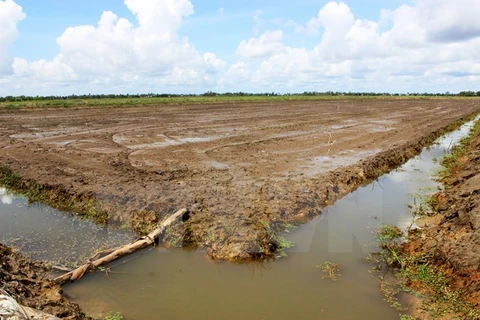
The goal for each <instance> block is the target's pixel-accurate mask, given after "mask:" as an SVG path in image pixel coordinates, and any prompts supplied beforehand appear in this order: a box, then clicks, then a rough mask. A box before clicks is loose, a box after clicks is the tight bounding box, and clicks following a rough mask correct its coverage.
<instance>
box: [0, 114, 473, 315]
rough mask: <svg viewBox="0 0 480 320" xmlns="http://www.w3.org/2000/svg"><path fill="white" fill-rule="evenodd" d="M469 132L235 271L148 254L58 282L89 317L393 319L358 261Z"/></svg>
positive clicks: (189, 257) (166, 253) (160, 252)
mask: <svg viewBox="0 0 480 320" xmlns="http://www.w3.org/2000/svg"><path fill="white" fill-rule="evenodd" d="M470 125H471V123H470ZM468 130H469V126H468V125H465V126H463V127H462V128H461V129H460V130H458V131H456V132H454V133H452V134H449V135H448V136H446V137H444V138H442V139H440V140H439V141H438V142H437V143H435V144H434V145H433V146H432V147H431V148H429V149H428V150H424V151H423V152H422V154H421V155H419V156H418V157H416V158H414V159H411V160H410V161H409V162H407V163H406V164H405V165H404V166H402V167H401V168H399V169H397V170H395V171H393V172H391V173H389V174H386V175H384V176H382V177H380V178H379V179H378V180H377V181H375V182H373V183H372V184H370V185H367V186H364V187H361V188H359V189H358V190H357V191H355V192H353V193H351V194H350V195H348V196H346V197H344V198H343V199H341V200H340V201H338V202H336V203H335V205H333V206H331V207H328V208H326V209H325V210H324V212H323V213H322V214H321V215H319V216H318V217H317V218H315V219H314V220H312V221H311V222H310V223H308V224H306V225H304V226H301V227H300V228H298V229H297V230H295V231H292V232H290V233H289V234H288V235H287V237H288V238H289V239H290V240H291V241H293V242H295V247H294V248H292V249H290V250H289V251H288V252H287V253H288V257H287V258H281V259H278V260H276V261H270V262H263V263H254V264H243V265H236V264H231V263H218V262H214V261H212V260H210V259H209V258H207V257H206V255H205V254H204V253H203V252H201V251H188V250H166V249H164V248H154V249H150V250H147V251H143V252H141V253H139V254H136V255H134V256H133V257H128V258H127V259H128V260H129V261H128V263H123V262H124V261H125V260H121V261H119V262H115V263H114V264H113V265H112V268H111V272H110V273H108V274H106V273H103V272H99V273H95V274H90V275H88V276H87V277H85V278H84V279H82V280H81V281H79V282H78V283H75V284H73V285H67V286H65V292H66V294H67V295H68V296H69V297H70V298H71V299H72V300H73V301H75V302H77V303H79V304H80V305H81V306H82V307H83V308H84V310H85V311H86V312H87V313H89V314H91V315H94V316H101V315H102V314H105V313H106V312H108V311H118V312H121V313H122V314H123V315H124V317H125V319H127V320H133V319H293V318H295V319H312V318H316V319H398V312H397V311H395V310H394V309H392V308H390V306H389V305H388V304H387V303H386V302H385V301H383V296H382V293H381V292H380V290H379V282H378V280H377V279H376V278H375V277H374V276H371V275H370V273H369V270H370V268H371V265H368V264H366V263H364V262H363V261H362V258H364V257H365V256H366V255H367V254H368V253H369V252H371V251H374V250H375V240H374V236H373V233H374V231H375V230H376V229H377V228H378V227H379V226H380V225H381V223H387V224H395V225H399V226H401V227H402V228H406V227H408V226H409V225H410V221H411V216H410V213H409V210H408V207H407V205H412V204H414V199H418V195H419V194H428V193H432V192H433V191H434V190H435V189H436V188H437V187H438V184H437V183H436V182H434V181H433V180H432V176H433V175H434V174H435V172H436V171H437V170H439V168H440V165H439V162H440V160H441V158H442V157H443V156H444V155H445V154H446V153H448V150H449V149H450V148H451V146H452V145H453V144H454V143H455V142H456V141H458V140H459V139H460V138H461V137H462V136H464V135H466V134H467V132H468ZM2 201H3V200H2ZM417 201H418V200H417ZM5 202H7V203H8V202H11V201H9V199H8V198H7V199H6V201H5ZM6 206H7V207H11V206H12V205H11V204H7V205H6ZM2 210H3V209H2ZM2 212H3V211H2ZM10 219H12V218H10ZM54 219H55V218H54ZM56 219H60V220H61V219H63V218H58V217H57V218H56ZM70 219H71V218H70V217H69V218H68V219H67V220H70ZM18 223H19V224H22V223H21V222H18ZM50 223H51V222H50ZM50 223H49V225H50ZM0 225H1V226H3V222H2V221H0ZM7 229H8V228H7ZM76 233H78V232H76ZM2 234H3V231H2ZM37 236H38V235H35V237H37ZM87 238H88V237H87ZM35 239H37V238H35ZM38 241H40V240H38ZM325 261H331V262H335V263H338V264H340V266H341V276H340V278H339V280H338V281H332V280H329V279H323V278H322V276H323V275H322V272H321V271H320V269H318V268H317V265H319V264H321V263H322V262H325Z"/></svg>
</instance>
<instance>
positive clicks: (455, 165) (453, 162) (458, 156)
mask: <svg viewBox="0 0 480 320" xmlns="http://www.w3.org/2000/svg"><path fill="white" fill-rule="evenodd" d="M478 135H480V121H477V122H476V123H475V125H474V126H473V127H472V129H471V131H470V134H469V135H468V136H467V137H465V138H463V139H462V140H460V143H459V144H458V145H456V146H454V147H453V148H452V150H451V153H450V154H449V155H447V156H445V157H444V158H443V160H442V165H443V167H444V168H443V169H442V170H441V171H440V173H439V176H440V178H441V179H448V178H450V177H452V176H454V175H455V174H456V173H458V171H459V169H460V167H461V165H462V163H463V159H464V157H465V155H466V153H467V151H468V146H469V145H470V144H471V143H472V141H473V139H474V137H475V136H478Z"/></svg>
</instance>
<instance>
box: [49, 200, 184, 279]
mask: <svg viewBox="0 0 480 320" xmlns="http://www.w3.org/2000/svg"><path fill="white" fill-rule="evenodd" d="M186 213H187V209H181V210H178V211H177V212H175V213H174V214H173V215H171V216H170V217H168V219H166V220H164V221H163V222H162V223H160V225H159V226H158V227H157V228H156V229H155V230H153V231H152V232H150V233H149V234H148V235H146V236H144V237H141V238H139V239H138V240H136V241H134V242H132V243H129V244H127V245H126V246H123V247H121V248H118V249H116V250H114V251H113V252H111V253H109V254H107V255H106V256H104V257H101V258H98V259H96V260H94V261H90V262H88V263H86V264H84V265H82V266H80V267H78V268H76V269H75V270H72V271H70V272H67V273H65V274H63V275H61V276H59V277H57V278H55V279H54V280H53V281H55V282H56V283H58V284H62V283H65V282H67V281H71V282H73V281H76V280H78V279H80V278H82V277H83V275H84V274H85V273H87V272H88V271H90V270H92V269H95V268H97V267H99V266H102V265H104V264H107V263H109V262H112V261H114V260H116V259H118V258H120V257H123V256H125V255H128V254H130V253H133V252H135V251H137V250H140V249H142V248H145V247H148V246H149V245H152V244H155V241H156V239H157V238H158V237H159V236H160V235H161V234H162V233H163V232H164V231H165V229H166V228H167V227H168V226H169V225H171V224H172V223H173V222H175V221H177V220H178V219H179V218H181V217H183V216H184V215H185V214H186Z"/></svg>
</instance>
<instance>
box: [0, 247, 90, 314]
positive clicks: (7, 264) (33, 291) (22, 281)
mask: <svg viewBox="0 0 480 320" xmlns="http://www.w3.org/2000/svg"><path fill="white" fill-rule="evenodd" d="M48 271H49V270H48V268H46V267H45V266H44V265H42V264H40V263H35V262H31V261H29V260H28V259H26V258H25V257H23V256H22V255H21V254H19V253H17V252H15V251H13V250H12V249H10V248H8V247H6V246H4V245H2V244H0V288H1V289H3V290H5V291H6V292H7V293H8V294H9V295H10V296H12V297H13V298H14V299H15V300H17V301H18V303H20V304H22V305H24V306H27V307H30V308H34V309H38V310H41V311H43V312H45V313H48V314H52V315H54V316H57V317H59V318H61V319H70V320H76V319H90V318H88V317H86V316H85V315H84V314H83V313H82V312H81V311H80V308H79V306H78V305H76V304H73V303H71V302H69V301H68V300H67V299H65V298H64V297H63V296H62V289H61V288H60V286H58V285H56V284H54V283H53V282H52V281H50V280H49V279H48V277H47V272H48Z"/></svg>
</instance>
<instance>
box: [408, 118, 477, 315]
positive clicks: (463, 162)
mask: <svg viewBox="0 0 480 320" xmlns="http://www.w3.org/2000/svg"><path fill="white" fill-rule="evenodd" d="M475 128H476V130H475V134H474V135H473V136H472V138H471V140H470V142H469V143H468V144H467V145H465V146H463V147H461V148H464V149H465V151H466V152H462V153H461V155H460V156H459V157H458V158H455V159H453V160H452V159H451V161H453V162H454V163H453V164H452V165H451V169H450V171H449V175H448V177H447V178H445V179H444V180H443V183H444V185H445V190H444V191H441V192H439V193H437V194H435V196H434V197H433V199H434V200H433V201H432V204H433V213H432V216H431V217H428V218H425V219H424V220H423V221H422V226H423V229H422V230H421V231H420V232H415V233H413V234H411V235H410V240H409V242H408V243H406V251H407V253H409V254H410V255H416V256H419V255H423V256H425V257H426V258H427V259H428V260H427V261H425V263H428V264H432V265H435V266H438V267H440V268H441V269H442V270H444V271H445V274H447V275H448V276H449V278H450V284H451V285H452V286H453V287H454V288H456V289H459V290H462V291H463V292H465V293H466V295H467V296H468V300H469V301H470V302H472V303H473V304H474V305H475V306H476V308H478V309H480V123H477V125H476V127H475Z"/></svg>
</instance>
